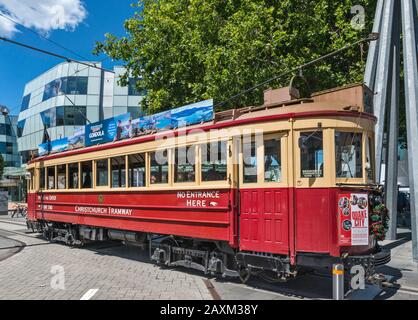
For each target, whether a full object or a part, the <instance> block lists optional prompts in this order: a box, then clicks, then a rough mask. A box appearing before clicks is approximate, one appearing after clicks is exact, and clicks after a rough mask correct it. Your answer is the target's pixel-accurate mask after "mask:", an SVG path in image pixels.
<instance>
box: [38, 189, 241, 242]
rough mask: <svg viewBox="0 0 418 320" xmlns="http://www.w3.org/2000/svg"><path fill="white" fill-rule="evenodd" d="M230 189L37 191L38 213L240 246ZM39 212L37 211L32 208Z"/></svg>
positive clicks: (40, 217)
mask: <svg viewBox="0 0 418 320" xmlns="http://www.w3.org/2000/svg"><path fill="white" fill-rule="evenodd" d="M232 196H233V194H232V193H231V192H230V190H205V191H197V192H195V191H167V192H88V193H87V192H86V193H47V192H45V193H44V194H43V195H42V194H39V193H38V194H37V195H36V204H35V210H34V211H35V218H36V220H48V221H57V222H66V223H72V224H79V225H88V226H98V227H105V228H114V229H122V230H131V231H141V232H150V233H161V234H169V235H170V234H173V235H179V236H185V237H191V238H200V239H211V240H222V241H228V242H229V243H230V245H232V246H236V243H235V242H236V232H235V230H236V221H235V215H234V214H233V212H232V211H231V206H230V202H231V201H232V199H231V197H232ZM32 211H33V210H32Z"/></svg>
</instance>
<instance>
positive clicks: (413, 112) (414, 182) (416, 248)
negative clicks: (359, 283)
mask: <svg viewBox="0 0 418 320" xmlns="http://www.w3.org/2000/svg"><path fill="white" fill-rule="evenodd" d="M401 3H402V20H403V51H404V73H405V97H406V99H405V102H406V103H405V107H406V128H407V137H408V171H409V188H410V194H411V197H410V201H411V230H412V256H413V259H414V261H415V262H418V243H417V230H418V221H417V209H418V208H417V201H418V160H417V159H418V63H417V54H418V50H417V33H416V32H417V27H418V22H417V21H416V20H415V19H416V15H417V6H418V4H417V2H414V1H413V0H402V1H401Z"/></svg>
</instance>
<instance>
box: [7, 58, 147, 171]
mask: <svg viewBox="0 0 418 320" xmlns="http://www.w3.org/2000/svg"><path fill="white" fill-rule="evenodd" d="M96 65H97V66H100V65H101V64H100V63H96ZM114 72H115V73H110V72H102V71H101V70H99V69H97V68H92V67H88V66H85V65H81V64H78V63H67V62H64V63H61V64H58V65H57V66H55V67H53V68H52V69H50V70H48V71H47V72H45V73H43V74H42V75H40V76H38V77H37V78H35V79H33V80H32V81H30V82H29V83H27V84H26V86H25V89H24V93H23V98H22V105H21V110H20V113H19V119H18V122H17V128H16V133H17V136H18V149H19V153H20V154H21V155H22V160H23V162H24V163H26V162H27V161H28V160H29V159H30V152H31V151H33V150H37V149H38V145H39V144H40V143H42V137H43V131H44V128H46V129H47V130H48V134H49V136H50V138H51V139H52V140H54V139H59V138H63V137H68V136H71V135H72V134H73V132H74V130H75V129H76V128H78V127H80V126H82V125H85V124H86V123H87V119H88V120H89V121H90V122H96V121H99V120H102V119H106V118H110V117H113V116H116V115H119V114H124V113H126V112H131V114H132V117H133V118H136V117H138V116H139V115H140V113H141V112H140V107H139V104H140V102H141V100H142V99H143V96H144V94H145V91H144V90H138V89H137V88H136V86H135V83H136V81H135V79H130V81H129V85H128V86H126V87H121V86H120V85H119V84H118V80H119V78H120V75H121V74H123V73H124V72H125V69H124V68H123V67H114ZM1 130H3V129H2V128H1V126H0V134H1ZM4 130H7V128H5V129H4ZM0 148H1V146H0Z"/></svg>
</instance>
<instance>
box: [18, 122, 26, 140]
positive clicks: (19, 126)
mask: <svg viewBox="0 0 418 320" xmlns="http://www.w3.org/2000/svg"><path fill="white" fill-rule="evenodd" d="M25 123H26V119H23V120H20V121H18V122H17V137H18V138H21V137H22V136H23V129H24V128H25Z"/></svg>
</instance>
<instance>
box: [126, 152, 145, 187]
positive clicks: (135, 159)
mask: <svg viewBox="0 0 418 320" xmlns="http://www.w3.org/2000/svg"><path fill="white" fill-rule="evenodd" d="M128 164H129V171H128V173H129V187H145V153H138V154H131V155H129V156H128Z"/></svg>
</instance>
